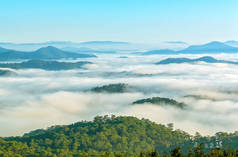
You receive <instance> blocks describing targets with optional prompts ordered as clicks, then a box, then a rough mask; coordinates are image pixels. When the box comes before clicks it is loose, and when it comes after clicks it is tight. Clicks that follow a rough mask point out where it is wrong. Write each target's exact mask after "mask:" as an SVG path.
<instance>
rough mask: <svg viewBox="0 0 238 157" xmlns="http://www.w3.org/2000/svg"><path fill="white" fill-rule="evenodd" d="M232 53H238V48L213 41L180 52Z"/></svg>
mask: <svg viewBox="0 0 238 157" xmlns="http://www.w3.org/2000/svg"><path fill="white" fill-rule="evenodd" d="M221 52H223V53H232V52H238V48H236V47H232V46H229V45H226V44H224V43H222V42H217V41H213V42H210V43H207V44H204V45H193V46H189V47H188V48H186V49H184V50H181V51H179V53H221Z"/></svg>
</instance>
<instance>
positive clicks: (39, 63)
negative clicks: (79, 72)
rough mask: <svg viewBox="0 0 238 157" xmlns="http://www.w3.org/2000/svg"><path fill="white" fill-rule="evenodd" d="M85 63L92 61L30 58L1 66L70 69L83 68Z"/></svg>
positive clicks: (55, 69)
mask: <svg viewBox="0 0 238 157" xmlns="http://www.w3.org/2000/svg"><path fill="white" fill-rule="evenodd" d="M85 64H91V62H86V61H81V62H76V63H72V62H58V61H45V60H29V61H26V62H21V63H0V67H1V68H11V69H43V70H53V71H57V70H70V69H80V68H83V66H84V65H85Z"/></svg>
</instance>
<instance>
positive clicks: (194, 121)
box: [0, 54, 238, 136]
mask: <svg viewBox="0 0 238 157" xmlns="http://www.w3.org/2000/svg"><path fill="white" fill-rule="evenodd" d="M122 55H123V56H127V57H128V58H120V56H122ZM206 55H209V54H206ZM201 56H205V55H171V56H169V55H167V56H165V55H154V56H136V55H132V54H117V55H108V54H107V56H106V57H105V55H99V56H98V58H91V59H88V61H91V62H93V64H90V65H85V68H86V69H79V70H68V71H44V70H39V69H28V70H14V72H16V73H17V74H18V75H17V76H14V77H0V124H1V125H2V126H4V127H2V128H1V129H0V135H1V136H17V135H23V134H24V133H26V132H29V131H31V130H34V129H39V128H47V127H50V126H51V125H64V124H70V123H74V122H77V121H80V120H92V119H93V117H94V116H96V115H105V114H115V115H132V116H136V117H139V118H142V117H143V118H148V119H150V120H152V121H154V122H157V123H163V124H167V123H174V127H175V129H182V130H184V131H186V132H189V133H191V134H194V133H195V132H200V133H202V134H203V135H213V134H214V133H216V132H220V131H227V132H233V131H235V130H238V128H237V127H236V126H238V116H237V114H238V81H237V80H238V71H237V70H236V69H237V68H238V66H237V65H231V64H223V63H214V64H208V63H203V62H198V63H195V64H186V63H184V64H168V65H155V64H154V63H156V62H158V61H160V60H162V59H165V58H168V57H189V58H197V57H201ZM213 57H215V58H217V59H224V60H233V61H237V59H238V55H236V54H230V55H229V54H216V55H213ZM113 83H126V84H128V85H130V86H132V87H134V89H135V90H133V91H130V92H126V93H113V94H112V93H94V92H91V91H90V89H91V88H94V87H97V86H102V85H108V84H113ZM153 96H159V97H166V98H172V99H175V100H176V101H178V102H184V103H186V104H187V105H188V108H186V109H183V110H181V109H177V108H173V107H168V106H167V107H166V106H158V105H152V104H140V105H132V103H133V102H134V101H136V100H138V99H142V98H149V97H153Z"/></svg>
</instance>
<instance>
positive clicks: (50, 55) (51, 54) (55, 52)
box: [0, 46, 96, 61]
mask: <svg viewBox="0 0 238 157" xmlns="http://www.w3.org/2000/svg"><path fill="white" fill-rule="evenodd" d="M88 57H96V56H95V55H90V54H79V53H73V52H68V51H63V50H60V49H58V48H56V47H53V46H48V47H43V48H40V49H38V50H36V51H33V52H23V51H16V50H11V49H5V48H0V60H4V61H5V60H24V59H40V60H44V59H46V60H47V59H64V58H74V59H75V58H88Z"/></svg>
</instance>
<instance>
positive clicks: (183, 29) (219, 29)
mask: <svg viewBox="0 0 238 157" xmlns="http://www.w3.org/2000/svg"><path fill="white" fill-rule="evenodd" d="M237 8H238V1H236V0H210V1H207V0H199V1H189V0H180V1H177V0H169V1H163V0H149V1H148V0H130V1H122V0H120V1H109V0H100V1H98V0H87V1H78V0H67V1H66V0H61V1H59V0H51V1H48V0H41V1H28V0H21V1H18V0H8V1H1V2H0V19H1V20H0V21H1V29H0V34H1V36H0V41H1V42H16V43H26V42H33V43H34V42H44V41H75V42H81V41H95V40H99V41H102V40H112V41H128V42H135V43H157V42H161V41H185V42H189V43H192V44H193V43H196V44H197V43H205V42H209V41H214V40H215V41H226V40H238V38H237V34H238V21H237V20H236V18H237V14H238V13H237ZM119 32H120V33H119Z"/></svg>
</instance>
